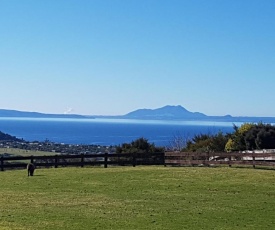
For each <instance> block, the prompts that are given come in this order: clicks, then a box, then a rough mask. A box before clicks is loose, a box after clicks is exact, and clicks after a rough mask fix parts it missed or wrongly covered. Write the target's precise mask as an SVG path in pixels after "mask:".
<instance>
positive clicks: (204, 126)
mask: <svg viewBox="0 0 275 230" xmlns="http://www.w3.org/2000/svg"><path fill="white" fill-rule="evenodd" d="M236 125H238V124H236ZM232 130H233V124H232V123H231V122H206V121H144V120H127V119H53V118H51V119H38V118H36V119H32V118H0V131H2V132H4V133H8V134H10V135H13V136H16V137H18V138H23V139H24V140H27V141H35V140H37V141H44V140H46V139H48V140H50V141H52V142H57V143H66V144H96V145H107V146H109V145H119V144H122V143H125V142H126V143H129V142H131V141H132V140H135V139H137V138H140V137H144V138H147V139H148V140H149V141H150V142H151V143H155V145H157V146H169V145H170V143H171V141H172V140H173V139H175V136H180V137H184V138H186V137H189V138H190V137H192V136H194V135H195V134H199V133H208V134H214V133H217V132H219V131H222V132H224V133H226V132H231V131H232Z"/></svg>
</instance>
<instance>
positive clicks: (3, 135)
mask: <svg viewBox="0 0 275 230" xmlns="http://www.w3.org/2000/svg"><path fill="white" fill-rule="evenodd" d="M1 141H19V142H21V141H23V140H22V139H18V138H16V137H14V136H11V135H9V134H6V133H3V132H1V131H0V142H1Z"/></svg>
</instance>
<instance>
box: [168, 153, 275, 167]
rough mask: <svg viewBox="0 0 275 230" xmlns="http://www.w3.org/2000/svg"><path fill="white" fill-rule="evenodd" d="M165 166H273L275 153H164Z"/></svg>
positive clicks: (274, 164)
mask: <svg viewBox="0 0 275 230" xmlns="http://www.w3.org/2000/svg"><path fill="white" fill-rule="evenodd" d="M165 165H167V166H168V165H170V166H216V165H228V166H229V167H231V166H232V165H243V166H253V168H255V167H256V166H272V167H274V166H275V153H253V152H246V153H239V152H233V153H194V152H191V153H186V152H166V153H165Z"/></svg>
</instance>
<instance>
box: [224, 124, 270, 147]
mask: <svg viewBox="0 0 275 230" xmlns="http://www.w3.org/2000/svg"><path fill="white" fill-rule="evenodd" d="M234 130H235V131H234V132H233V134H231V137H230V139H229V140H228V142H227V143H226V147H225V148H226V150H227V151H243V150H255V149H272V148H275V127H274V126H272V125H270V124H263V123H258V124H252V123H245V124H243V125H241V126H240V127H239V128H238V127H237V126H234Z"/></svg>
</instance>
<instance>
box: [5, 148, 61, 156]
mask: <svg viewBox="0 0 275 230" xmlns="http://www.w3.org/2000/svg"><path fill="white" fill-rule="evenodd" d="M4 153H9V154H12V155H15V156H18V155H20V156H31V155H33V156H51V155H56V154H58V153H54V152H46V151H38V150H24V149H17V148H0V156H1V154H4Z"/></svg>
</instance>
